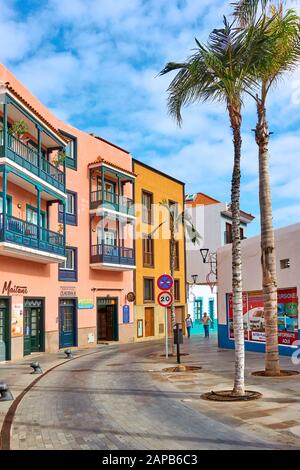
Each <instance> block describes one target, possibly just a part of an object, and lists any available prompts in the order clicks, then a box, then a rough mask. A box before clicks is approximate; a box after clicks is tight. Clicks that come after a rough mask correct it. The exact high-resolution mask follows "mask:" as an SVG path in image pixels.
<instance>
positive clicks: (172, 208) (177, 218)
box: [150, 199, 202, 354]
mask: <svg viewBox="0 0 300 470" xmlns="http://www.w3.org/2000/svg"><path fill="white" fill-rule="evenodd" d="M160 205H161V206H162V207H164V208H165V209H166V210H167V213H168V217H167V219H166V220H165V221H163V222H161V223H160V224H159V225H158V226H157V227H156V228H155V229H154V230H153V231H152V232H151V234H150V236H151V237H152V236H153V235H154V233H155V232H156V231H157V230H158V229H159V228H160V227H161V226H162V225H164V224H165V223H169V229H170V274H171V276H172V278H173V279H174V274H175V259H176V243H177V239H178V237H179V236H180V232H181V233H183V235H184V237H188V238H189V240H190V241H191V242H192V243H193V244H194V245H196V244H198V245H199V244H200V240H201V239H202V237H201V235H200V234H199V232H198V231H197V230H196V228H195V226H194V224H193V220H192V217H191V216H190V214H189V213H188V212H186V211H185V210H182V212H179V213H178V210H177V209H178V206H177V204H174V203H172V202H171V201H167V200H166V199H164V200H162V201H161V202H160ZM171 294H172V297H173V302H172V304H171V325H172V331H173V329H174V328H175V325H176V314H175V303H174V299H175V287H174V283H173V286H172V288H171ZM166 334H168V332H166ZM172 353H173V354H174V353H175V345H174V344H173V343H172Z"/></svg>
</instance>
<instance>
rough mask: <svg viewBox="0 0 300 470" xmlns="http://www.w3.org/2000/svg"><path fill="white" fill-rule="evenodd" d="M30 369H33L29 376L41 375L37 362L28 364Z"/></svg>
mask: <svg viewBox="0 0 300 470" xmlns="http://www.w3.org/2000/svg"><path fill="white" fill-rule="evenodd" d="M30 367H32V369H33V371H32V372H31V374H42V373H43V371H42V368H41V366H40V363H39V362H32V363H31V364H30Z"/></svg>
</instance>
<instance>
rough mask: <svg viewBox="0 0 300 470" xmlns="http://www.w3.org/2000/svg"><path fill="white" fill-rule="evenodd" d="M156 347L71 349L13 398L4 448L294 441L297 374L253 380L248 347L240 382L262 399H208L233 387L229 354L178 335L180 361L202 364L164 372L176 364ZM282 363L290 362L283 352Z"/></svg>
mask: <svg viewBox="0 0 300 470" xmlns="http://www.w3.org/2000/svg"><path fill="white" fill-rule="evenodd" d="M163 347H164V346H163V343H162V342H155V343H151V342H148V343H140V344H131V345H107V346H102V347H100V348H99V349H98V350H96V351H95V350H93V351H85V354H86V355H83V356H80V355H79V353H77V357H76V359H75V360H70V361H69V362H64V363H62V365H60V366H59V367H57V368H56V369H54V370H52V371H50V372H49V373H48V374H47V375H45V376H44V377H42V378H41V380H39V381H38V382H37V383H36V384H35V385H34V386H33V387H32V388H31V389H30V390H29V391H28V392H27V393H26V394H25V396H24V397H23V399H22V400H21V401H20V404H19V406H18V407H17V410H16V413H15V417H14V420H13V425H12V429H11V433H12V434H11V448H12V449H174V450H175V449H179V450H180V449H262V448H267V449H272V448H273V449H278V448H281V449H284V448H299V447H300V426H299V422H300V398H299V397H298V391H299V378H298V377H291V378H288V379H284V380H283V379H263V378H258V377H252V376H250V375H249V372H250V370H255V369H257V368H261V367H263V356H262V355H258V354H253V353H247V364H248V367H249V370H248V371H247V388H250V389H252V390H253V389H254V390H257V391H260V392H262V393H263V398H262V399H261V400H257V401H253V402H250V403H247V402H244V403H227V404H224V403H223V404H222V403H212V402H207V401H203V400H201V399H200V395H201V393H203V392H206V391H210V390H212V389H215V390H217V389H224V388H229V387H230V386H231V384H232V383H231V380H232V368H233V360H234V358H233V352H232V351H221V350H218V349H217V347H216V345H215V339H214V338H211V339H210V340H208V341H205V340H204V339H203V338H200V337H197V336H196V337H194V338H192V339H191V340H190V342H188V340H187V339H185V344H184V347H183V350H184V352H186V353H189V355H187V356H184V357H183V360H182V362H184V363H186V364H191V365H201V366H202V367H203V369H202V370H200V371H199V372H196V373H192V372H183V373H167V372H163V371H162V369H164V368H165V367H166V366H170V365H172V364H174V363H175V361H174V359H173V358H169V359H168V361H166V359H165V358H164V357H161V356H160V354H162V353H163ZM88 352H93V353H94V354H87V353H88ZM81 353H84V351H81ZM45 356H46V355H45ZM48 356H50V355H48ZM43 360H44V361H45V357H44V358H43ZM282 361H283V363H284V366H285V367H286V368H288V367H289V368H292V367H291V366H292V364H291V363H289V359H288V358H284V359H282ZM41 362H42V360H41ZM23 364H24V362H23ZM1 367H2V366H1ZM23 367H24V366H23ZM10 368H11V369H13V368H14V365H13V364H9V365H6V366H4V367H3V369H2V371H3V373H1V375H4V373H6V376H7V381H8V382H9V380H8V378H9V370H10ZM294 368H295V366H294ZM26 373H27V374H28V370H27V371H26ZM32 377H34V378H35V377H36V376H32ZM3 378H4V377H3ZM10 404H11V402H10ZM0 406H1V407H2V406H3V404H1V405H0Z"/></svg>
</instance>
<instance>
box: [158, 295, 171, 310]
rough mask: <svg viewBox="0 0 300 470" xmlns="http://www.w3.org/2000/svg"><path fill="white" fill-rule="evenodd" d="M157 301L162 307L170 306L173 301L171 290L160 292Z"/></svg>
mask: <svg viewBox="0 0 300 470" xmlns="http://www.w3.org/2000/svg"><path fill="white" fill-rule="evenodd" d="M157 302H158V303H159V305H161V306H162V307H170V305H171V304H172V302H173V296H172V294H171V292H160V293H159V294H158V297H157Z"/></svg>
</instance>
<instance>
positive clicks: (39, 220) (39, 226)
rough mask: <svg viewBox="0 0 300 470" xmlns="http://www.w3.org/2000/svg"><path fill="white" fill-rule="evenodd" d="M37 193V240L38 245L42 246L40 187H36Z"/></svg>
mask: <svg viewBox="0 0 300 470" xmlns="http://www.w3.org/2000/svg"><path fill="white" fill-rule="evenodd" d="M35 188H36V191H37V239H38V245H39V244H40V239H41V238H42V237H41V189H40V187H39V186H36V187H35Z"/></svg>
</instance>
